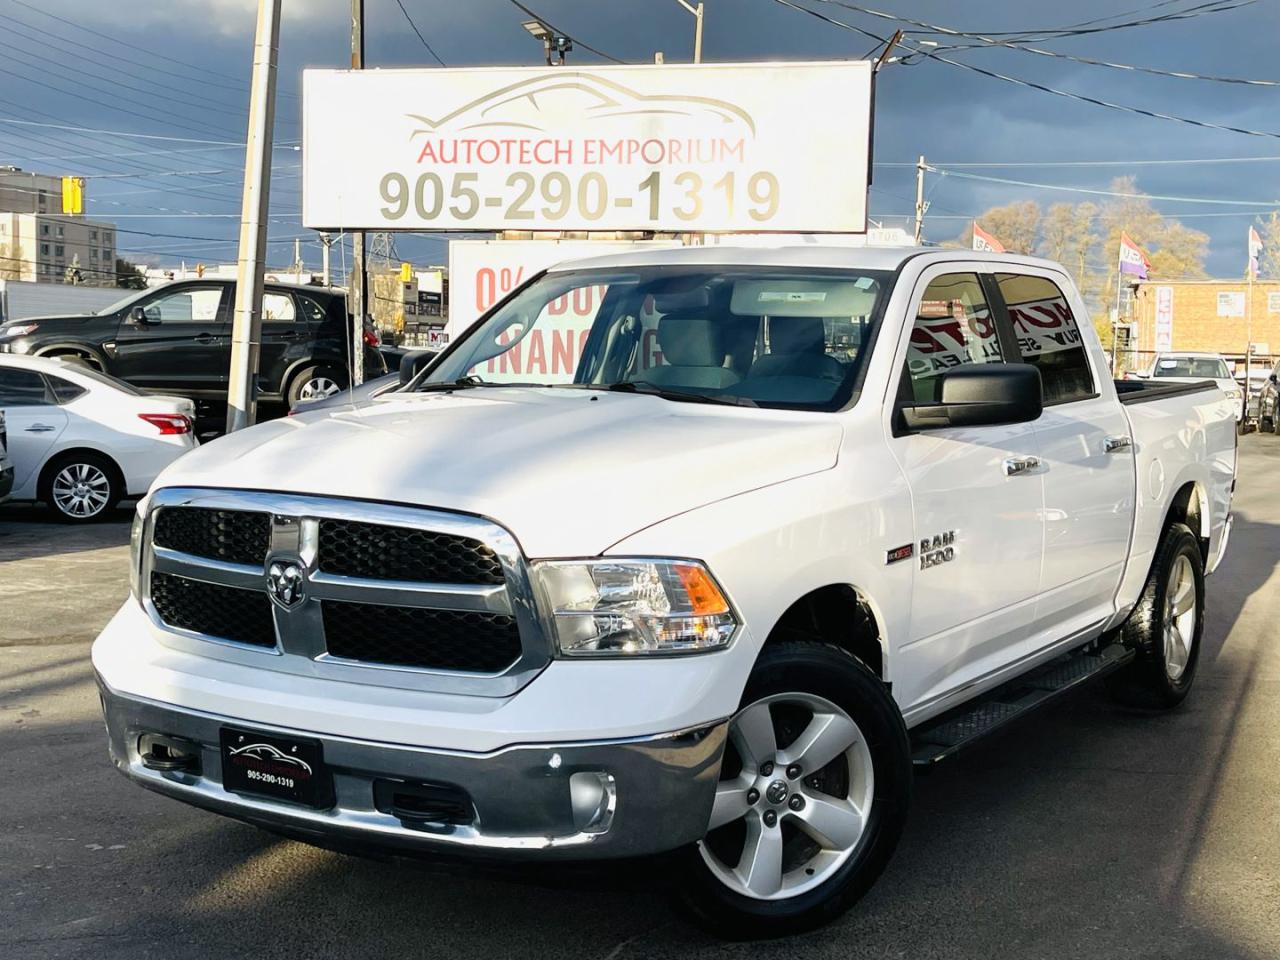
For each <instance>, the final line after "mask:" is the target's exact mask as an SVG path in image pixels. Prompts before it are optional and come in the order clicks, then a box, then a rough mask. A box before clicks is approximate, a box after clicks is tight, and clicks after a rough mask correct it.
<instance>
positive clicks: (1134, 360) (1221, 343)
mask: <svg viewBox="0 0 1280 960" xmlns="http://www.w3.org/2000/svg"><path fill="white" fill-rule="evenodd" d="M1128 319H1129V320H1130V321H1131V322H1130V324H1129V328H1128V329H1129V333H1130V336H1131V340H1132V344H1131V349H1130V351H1129V352H1128V353H1129V355H1128V357H1127V358H1126V359H1127V360H1128V362H1127V363H1125V364H1124V366H1125V367H1127V368H1129V369H1135V368H1139V369H1140V368H1142V367H1144V366H1146V365H1147V364H1149V363H1150V362H1151V358H1152V355H1153V354H1154V353H1158V352H1165V351H1170V350H1177V351H1195V352H1206V353H1221V354H1222V355H1223V356H1225V357H1226V358H1227V360H1228V361H1231V362H1234V363H1235V364H1236V367H1237V368H1238V369H1237V372H1238V373H1243V367H1244V359H1245V349H1246V347H1245V345H1246V344H1247V343H1249V342H1250V341H1252V343H1253V363H1254V365H1255V366H1260V365H1262V364H1267V365H1270V364H1271V363H1272V362H1273V361H1274V359H1275V358H1276V356H1280V282H1274V281H1259V282H1255V283H1253V284H1250V283H1248V282H1247V281H1245V280H1172V281H1158V280H1149V281H1145V282H1143V283H1139V284H1138V285H1137V287H1136V289H1135V296H1134V299H1133V306H1132V315H1131V316H1130V317H1129V318H1128ZM1123 344H1124V339H1123V337H1122V338H1121V345H1122V347H1123Z"/></svg>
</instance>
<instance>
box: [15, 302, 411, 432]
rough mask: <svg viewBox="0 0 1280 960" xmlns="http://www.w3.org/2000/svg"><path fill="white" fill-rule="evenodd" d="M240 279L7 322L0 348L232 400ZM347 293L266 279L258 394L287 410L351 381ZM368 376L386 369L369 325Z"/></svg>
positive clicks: (146, 385)
mask: <svg viewBox="0 0 1280 960" xmlns="http://www.w3.org/2000/svg"><path fill="white" fill-rule="evenodd" d="M235 290H236V284H235V281H234V280H219V279H208V280H182V281H177V282H174V283H169V284H165V285H164V286H161V287H155V288H152V289H149V290H142V291H138V292H135V293H132V294H130V295H129V296H127V297H125V298H124V299H123V300H121V301H119V302H118V303H116V304H114V305H113V306H110V307H107V308H105V309H103V310H101V311H99V312H98V313H91V314H84V315H82V316H67V317H31V318H27V319H24V320H18V321H14V322H10V323H7V324H4V325H0V354H3V353H10V354H22V355H25V356H38V357H60V358H62V359H66V360H75V361H78V362H80V363H82V364H86V365H88V366H90V367H92V368H94V369H96V370H101V371H102V372H103V373H107V374H110V375H111V376H113V377H116V378H118V379H121V380H124V381H126V382H128V383H131V384H133V385H134V386H135V387H137V388H138V389H139V390H143V391H145V392H147V393H164V394H177V395H179V396H183V397H190V398H192V399H198V400H218V401H221V400H225V399H226V395H227V382H228V376H229V371H230V368H231V311H232V306H233V305H234V303H235ZM346 302H347V301H346V296H345V294H343V293H341V292H338V291H333V290H329V289H326V288H322V287H297V286H287V285H283V284H267V285H266V287H265V292H264V293H263V297H262V316H263V321H262V346H261V351H260V359H259V379H258V391H259V398H260V399H263V400H279V401H283V402H285V403H287V404H288V405H289V406H292V405H293V404H295V403H297V402H298V400H299V399H302V398H307V397H318V396H327V395H329V394H332V393H336V392H338V391H339V390H341V389H343V388H345V387H346V385H347V383H348V382H349V379H350V378H349V376H348V373H347V371H348V369H349V368H350V364H349V363H348V358H349V357H350V355H351V350H350V344H349V343H348V340H349V336H348V330H350V323H351V318H350V315H349V314H348V313H347V306H346ZM364 363H365V371H366V376H367V377H370V378H372V377H378V376H381V375H383V374H384V373H386V364H385V363H384V362H383V359H382V355H381V354H380V353H379V351H378V337H377V333H376V332H375V331H374V328H373V325H372V323H369V322H366V324H365V351H364Z"/></svg>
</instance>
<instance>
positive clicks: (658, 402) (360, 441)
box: [156, 387, 841, 557]
mask: <svg viewBox="0 0 1280 960" xmlns="http://www.w3.org/2000/svg"><path fill="white" fill-rule="evenodd" d="M840 437H841V428H840V425H839V423H838V421H837V420H836V419H835V418H834V417H832V416H830V415H827V414H816V413H805V412H793V411H780V410H762V409H752V408H742V407H727V406H715V405H709V404H708V405H702V404H690V403H677V402H673V401H669V400H663V399H662V398H660V397H653V396H645V395H637V394H615V393H603V392H599V391H589V390H569V389H558V390H557V389H536V388H498V387H484V388H472V389H469V390H460V391H457V392H456V393H411V394H391V395H389V396H386V397H383V398H381V399H378V400H375V401H373V402H372V403H368V404H365V405H362V406H357V407H352V408H349V409H346V410H333V409H328V410H323V411H315V412H312V413H300V414H299V415H298V416H294V417H289V418H287V419H284V420H276V421H273V422H271V423H265V424H262V425H260V426H256V427H253V428H252V429H249V430H245V431H242V432H240V433H236V434H232V435H231V436H227V437H223V438H221V439H219V440H215V441H213V442H211V443H208V444H205V445H204V446H202V447H200V448H199V449H198V450H195V451H193V452H192V453H189V454H187V455H186V456H184V457H182V458H181V459H180V460H178V461H177V462H176V463H174V464H173V465H172V466H171V467H170V468H169V469H168V470H166V471H165V472H164V473H163V474H162V475H161V477H160V478H159V480H157V482H156V486H157V487H161V486H165V487H172V486H193V487H219V488H238V489H246V490H272V491H282V492H288V493H308V494H317V495H323V496H334V497H353V498H357V499H365V500H377V501H383V502H392V503H405V504H413V505H418V506H424V507H433V508H436V509H440V510H452V511H460V512H464V513H471V514H476V515H479V516H484V517H488V518H489V519H492V520H494V521H496V522H497V523H499V524H501V525H502V526H504V527H506V528H507V529H508V530H510V531H511V532H512V533H513V534H514V535H515V537H516V539H517V540H519V541H520V543H521V546H522V547H523V549H524V551H525V553H526V555H528V556H530V557H557V556H559V557H565V556H591V555H595V554H598V553H600V552H602V551H604V550H605V549H607V548H608V547H609V546H611V545H612V544H614V543H617V542H618V541H619V540H621V539H622V538H624V537H626V536H628V535H630V534H632V533H634V532H636V531H637V530H640V529H642V528H644V527H647V526H650V525H651V524H654V523H657V522H659V521H661V520H665V519H667V518H668V517H672V516H675V515H676V514H680V513H684V512H686V511H689V510H692V509H694V508H695V507H699V506H703V505H705V504H708V503H713V502H715V501H717V500H722V499H724V498H726V497H731V496H734V495H736V494H739V493H744V492H746V491H748V490H753V489H756V488H759V487H764V486H769V485H771V484H775V483H780V482H782V481H784V480H789V479H792V478H795V477H800V476H804V475H806V474H811V473H816V472H818V471H821V470H827V469H830V468H831V467H833V466H835V463H836V457H837V453H838V450H839V446H840Z"/></svg>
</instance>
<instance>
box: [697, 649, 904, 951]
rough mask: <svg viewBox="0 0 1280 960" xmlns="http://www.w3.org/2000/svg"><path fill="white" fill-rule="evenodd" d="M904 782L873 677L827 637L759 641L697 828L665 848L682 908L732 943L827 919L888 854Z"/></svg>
mask: <svg viewBox="0 0 1280 960" xmlns="http://www.w3.org/2000/svg"><path fill="white" fill-rule="evenodd" d="M911 780H912V769H911V753H910V746H909V743H908V740H907V732H906V727H905V725H904V724H903V721H902V715H901V714H900V713H899V711H898V708H897V705H896V704H895V703H894V702H893V699H892V698H891V697H890V696H889V693H888V691H887V689H886V687H885V685H884V683H882V682H881V680H880V678H879V677H877V676H876V675H875V674H874V673H872V672H871V671H870V670H869V669H867V667H865V666H864V665H863V664H862V663H860V662H859V661H858V660H856V659H855V658H854V657H852V656H851V655H849V654H848V653H846V652H845V651H843V650H841V649H839V648H837V647H834V646H829V645H827V644H822V643H813V642H797V643H785V644H778V645H776V646H770V647H766V648H765V649H764V652H763V653H761V655H760V659H759V661H758V662H757V663H756V666H755V669H754V670H753V671H752V673H751V677H750V679H749V680H748V681H747V688H746V691H745V693H744V694H743V697H742V706H741V708H740V709H739V711H738V713H737V714H736V715H735V716H734V718H733V720H732V721H731V726H730V734H729V743H728V744H727V745H726V747H725V759H724V763H723V764H722V768H721V772H720V781H719V783H718V786H717V792H716V803H715V806H714V808H713V810H712V815H711V826H710V827H709V830H708V833H707V836H706V837H705V838H704V839H703V840H701V841H699V842H698V843H696V844H693V845H691V846H690V847H687V848H685V849H684V850H682V851H679V852H678V853H677V854H676V857H677V859H678V863H677V865H676V866H677V869H676V870H675V874H676V876H677V878H678V880H679V882H680V885H681V888H680V891H679V892H680V901H681V906H682V907H683V908H684V909H685V910H686V911H687V912H688V913H690V914H691V915H692V916H693V918H694V919H695V920H696V921H697V922H699V923H700V924H702V925H703V926H705V927H707V928H708V929H710V930H711V931H712V932H714V933H715V934H717V935H719V936H721V937H724V938H726V939H730V940H752V939H759V938H766V937H779V936H785V935H787V934H793V933H798V932H800V931H803V930H809V929H812V928H814V927H817V926H820V925H822V924H824V923H827V922H829V921H831V920H833V919H835V918H836V917H838V916H839V915H840V914H841V913H843V912H844V911H845V910H847V909H849V907H851V906H852V905H853V904H854V903H855V902H856V901H857V900H858V898H860V897H861V896H862V895H863V894H864V893H865V892H866V891H867V889H868V888H869V887H870V886H871V884H872V883H873V882H874V881H875V879H876V878H877V877H878V876H879V875H880V873H881V871H882V870H883V869H884V867H885V864H886V863H888V861H889V857H890V855H891V854H892V853H893V850H894V847H895V846H897V843H898V838H899V836H900V835H901V833H902V828H903V825H904V823H905V822H906V815H907V808H908V806H909V804H910V798H911Z"/></svg>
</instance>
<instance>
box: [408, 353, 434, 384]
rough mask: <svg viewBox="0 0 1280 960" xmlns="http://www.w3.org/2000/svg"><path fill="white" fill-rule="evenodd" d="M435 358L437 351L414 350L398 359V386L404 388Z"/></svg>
mask: <svg viewBox="0 0 1280 960" xmlns="http://www.w3.org/2000/svg"><path fill="white" fill-rule="evenodd" d="M437 356H439V351H438V350H415V351H413V352H412V353H406V354H405V355H404V356H403V357H401V358H400V386H402V387H403V386H404V385H405V384H406V383H408V382H409V381H410V380H412V379H413V378H414V377H416V376H417V375H418V374H419V373H421V372H422V371H423V370H425V369H426V368H427V365H428V364H430V363H431V361H432V360H434V359H435V358H436V357H437Z"/></svg>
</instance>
